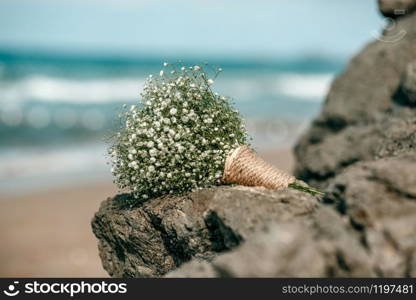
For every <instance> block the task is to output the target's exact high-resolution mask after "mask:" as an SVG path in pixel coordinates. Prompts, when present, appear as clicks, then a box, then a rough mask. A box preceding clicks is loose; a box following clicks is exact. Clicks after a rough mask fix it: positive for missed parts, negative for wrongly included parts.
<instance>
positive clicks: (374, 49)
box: [295, 14, 416, 187]
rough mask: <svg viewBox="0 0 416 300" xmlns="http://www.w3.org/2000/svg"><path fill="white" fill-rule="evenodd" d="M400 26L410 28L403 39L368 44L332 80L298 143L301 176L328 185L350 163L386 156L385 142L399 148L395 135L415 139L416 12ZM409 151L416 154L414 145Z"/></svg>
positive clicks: (398, 22) (390, 33)
mask: <svg viewBox="0 0 416 300" xmlns="http://www.w3.org/2000/svg"><path fill="white" fill-rule="evenodd" d="M397 25H398V26H397V27H398V28H400V30H404V31H405V32H406V34H405V35H404V37H403V38H402V39H400V40H398V41H396V42H394V43H392V42H387V41H386V40H379V41H376V42H373V43H371V44H369V45H368V46H367V47H366V48H365V49H364V50H363V51H362V52H361V53H360V54H358V55H357V56H356V57H355V58H354V59H353V60H352V61H351V62H350V64H349V66H348V68H347V70H346V71H345V72H344V73H343V74H341V75H340V76H339V77H338V78H336V79H335V81H334V82H333V84H332V87H331V90H330V92H329V94H328V96H327V99H326V101H325V104H324V107H323V110H322V112H321V114H320V115H319V116H318V117H317V119H316V120H315V121H314V122H313V124H312V126H311V128H310V129H309V130H308V131H307V132H306V133H305V134H304V135H303V136H302V138H301V139H300V140H299V142H298V144H297V145H296V147H295V154H296V157H297V166H296V172H295V173H296V175H297V177H299V178H300V179H302V180H304V181H306V182H308V183H310V184H311V185H316V186H321V187H325V186H326V185H327V183H328V180H329V179H331V178H333V177H335V176H336V175H337V174H338V173H340V172H341V171H342V170H343V169H344V168H345V167H347V166H350V165H352V164H354V163H356V162H358V161H368V160H373V159H375V158H378V157H385V155H387V152H383V151H382V149H381V148H383V145H384V144H385V143H388V144H389V145H390V146H389V147H390V149H389V151H390V152H395V151H396V149H394V147H393V148H392V145H396V146H397V147H399V148H400V147H402V146H401V144H400V142H399V141H395V140H394V139H395V138H396V137H398V138H399V139H400V140H405V141H406V143H407V144H409V143H412V144H414V141H412V140H411V137H412V131H414V121H413V120H414V119H415V118H416V109H415V106H413V104H412V103H413V102H409V99H408V96H409V95H411V93H413V92H412V91H413V89H414V87H413V82H414V78H413V77H414V76H413V72H414V67H413V63H414V61H416V14H411V15H409V16H407V17H406V18H401V19H399V20H398V21H397ZM398 30H399V29H398ZM393 31H394V30H392V31H389V32H387V33H385V34H384V35H383V38H385V39H387V38H389V37H392V36H394V35H395V34H396V33H395V32H393ZM406 126H409V127H408V128H406ZM405 133H406V134H407V137H405V138H404V139H403V135H404V134H405ZM413 136H414V135H413ZM407 150H408V151H409V152H410V153H416V148H414V147H412V148H409V149H407Z"/></svg>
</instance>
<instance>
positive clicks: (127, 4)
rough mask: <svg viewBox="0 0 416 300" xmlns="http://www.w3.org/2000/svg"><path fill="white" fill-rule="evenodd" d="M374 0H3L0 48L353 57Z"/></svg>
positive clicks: (369, 27) (372, 16) (376, 24)
mask: <svg viewBox="0 0 416 300" xmlns="http://www.w3.org/2000/svg"><path fill="white" fill-rule="evenodd" d="M382 24H383V23H382V18H381V17H380V15H379V14H378V11H377V8H376V1H375V0H337V1H334V0H313V1H311V0H274V1H271V0H270V1H268V0H262V1H245V0H240V1H231V0H222V1H221V0H210V1H208V0H164V1H162V0H153V1H143V0H136V1H133V0H124V1H123V0H59V1H57V0H1V1H0V47H2V48H4V47H8V48H17V49H47V50H52V51H66V52H83V53H103V54H118V55H123V54H139V55H150V54H152V55H165V56H175V55H181V56H183V55H191V56H197V57H218V56H221V57H262V58H275V57H285V56H293V55H300V56H301V55H305V54H313V55H330V56H341V57H349V56H351V55H352V54H353V53H355V52H357V51H358V49H360V48H361V47H362V46H363V45H364V44H365V43H366V42H368V41H369V40H371V39H373V38H374V36H373V35H374V32H376V31H379V30H380V29H381V27H382Z"/></svg>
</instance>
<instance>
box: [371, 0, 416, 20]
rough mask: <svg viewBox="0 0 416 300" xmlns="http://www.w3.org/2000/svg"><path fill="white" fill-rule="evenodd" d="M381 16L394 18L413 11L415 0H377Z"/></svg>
mask: <svg viewBox="0 0 416 300" xmlns="http://www.w3.org/2000/svg"><path fill="white" fill-rule="evenodd" d="M378 5H379V8H380V12H381V13H382V14H383V16H385V17H388V18H392V19H396V18H400V17H402V16H405V15H406V14H409V13H411V12H413V11H414V10H415V9H416V1H415V0H378Z"/></svg>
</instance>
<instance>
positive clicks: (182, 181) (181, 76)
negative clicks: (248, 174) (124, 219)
mask: <svg viewBox="0 0 416 300" xmlns="http://www.w3.org/2000/svg"><path fill="white" fill-rule="evenodd" d="M163 66H164V68H166V69H165V70H161V72H160V73H159V75H160V76H155V77H150V76H149V78H148V80H146V83H145V86H144V88H143V92H142V94H141V97H142V100H141V104H142V105H141V106H136V105H133V106H131V107H130V111H127V112H125V113H124V114H122V115H121V117H122V118H123V119H124V120H123V121H124V122H123V124H125V128H123V130H121V131H120V132H117V135H116V136H117V139H116V142H115V143H114V145H113V146H112V147H111V150H110V151H109V154H110V155H111V157H112V165H113V166H112V173H113V174H114V178H115V182H116V183H117V185H118V186H119V187H120V188H121V189H129V190H130V191H132V192H133V195H134V197H135V198H136V199H140V198H141V199H148V198H150V197H155V196H160V195H163V194H169V193H171V194H173V193H182V192H186V191H190V190H192V189H195V188H200V187H205V186H210V185H213V184H217V183H218V180H219V179H220V178H221V176H220V175H222V172H223V167H224V162H225V158H226V155H227V154H228V153H229V151H230V150H231V149H235V148H236V147H237V146H238V145H242V144H245V143H246V132H245V129H244V126H242V122H241V119H240V117H239V115H238V112H236V111H234V110H233V108H232V107H231V105H230V104H229V103H228V98H226V97H222V96H219V95H218V94H215V93H214V94H213V93H212V92H211V90H210V88H209V86H210V85H212V84H213V83H214V81H213V79H208V80H207V78H209V77H208V76H207V74H205V73H204V72H203V70H202V68H201V67H200V66H198V65H195V66H193V67H192V68H185V67H184V66H183V67H180V68H175V67H174V66H172V67H171V66H170V64H167V63H165V64H163ZM174 70H177V71H176V72H173V71H174ZM190 70H191V71H190ZM217 71H218V72H219V71H220V70H219V69H217ZM165 72H168V73H167V74H169V73H170V74H169V76H167V75H166V76H165ZM156 170H157V171H156ZM162 178H163V179H164V180H162Z"/></svg>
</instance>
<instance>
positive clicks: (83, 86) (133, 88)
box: [0, 76, 144, 103]
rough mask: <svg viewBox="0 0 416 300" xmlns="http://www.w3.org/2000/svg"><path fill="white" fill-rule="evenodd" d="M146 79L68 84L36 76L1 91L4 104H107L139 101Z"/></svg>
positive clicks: (81, 81) (98, 80)
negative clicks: (35, 102) (32, 101)
mask: <svg viewBox="0 0 416 300" xmlns="http://www.w3.org/2000/svg"><path fill="white" fill-rule="evenodd" d="M143 84H144V78H108V79H94V80H87V79H86V80H68V79H61V78H54V77H47V76H33V77H28V78H25V79H22V80H18V81H14V82H11V83H4V82H3V84H2V85H1V89H0V101H1V102H10V101H13V102H15V103H16V102H19V101H26V100H35V101H41V102H70V103H105V102H114V101H131V100H134V99H137V97H138V95H139V90H140V89H141V88H142V86H143Z"/></svg>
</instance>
